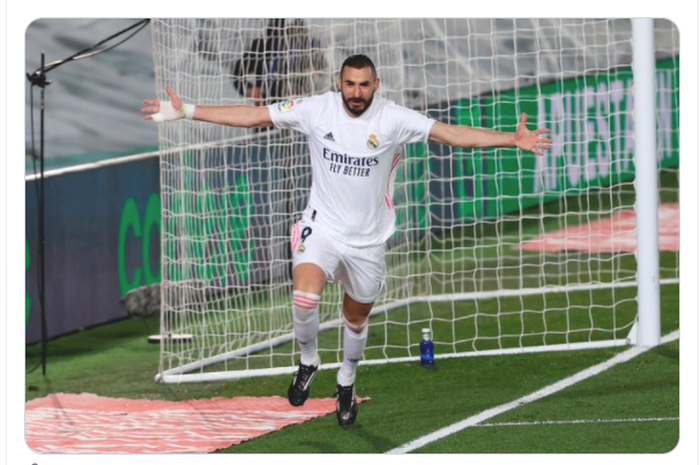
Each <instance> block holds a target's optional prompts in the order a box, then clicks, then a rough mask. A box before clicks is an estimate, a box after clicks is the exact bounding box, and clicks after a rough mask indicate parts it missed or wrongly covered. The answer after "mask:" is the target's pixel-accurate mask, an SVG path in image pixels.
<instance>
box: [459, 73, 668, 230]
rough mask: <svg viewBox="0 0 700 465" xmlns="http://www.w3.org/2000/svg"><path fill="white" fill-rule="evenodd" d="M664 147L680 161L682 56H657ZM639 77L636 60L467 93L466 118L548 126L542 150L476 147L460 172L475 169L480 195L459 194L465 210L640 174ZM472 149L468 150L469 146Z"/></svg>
mask: <svg viewBox="0 0 700 465" xmlns="http://www.w3.org/2000/svg"><path fill="white" fill-rule="evenodd" d="M656 83H657V107H658V116H657V149H658V150H657V153H658V158H659V165H660V166H661V167H666V168H670V167H677V166H678V164H679V132H678V128H679V119H678V118H679V116H678V115H679V111H678V107H679V85H678V61H677V59H670V60H665V61H661V62H658V63H657V73H656ZM632 86H633V79H632V70H631V69H629V68H624V69H618V70H615V71H613V72H609V73H601V74H591V75H585V76H578V77H574V78H571V79H567V80H564V81H557V82H552V83H549V84H544V85H539V86H532V87H527V88H520V89H515V90H512V91H507V92H502V93H499V94H493V95H489V96H485V97H481V98H479V99H474V100H468V101H462V102H460V104H459V105H458V108H457V110H456V119H457V123H458V124H460V125H470V126H474V125H476V126H481V127H485V128H489V129H494V130H499V131H514V130H515V129H516V127H517V125H518V123H519V121H520V115H521V114H522V113H526V114H527V115H528V127H529V128H530V129H536V128H549V129H550V130H551V138H552V140H553V146H552V149H551V150H550V151H549V152H548V153H547V154H546V155H544V156H543V157H538V156H536V155H534V154H531V153H523V152H521V151H519V150H510V149H489V150H481V151H478V150H475V151H473V154H472V162H471V163H467V164H465V163H464V161H463V160H461V158H462V157H458V159H457V160H456V161H455V163H456V164H457V167H456V168H455V172H460V170H461V172H464V173H465V176H473V177H474V185H475V186H477V188H476V189H475V192H474V199H466V198H464V199H460V200H459V201H460V202H461V205H462V213H463V214H464V216H462V217H463V218H464V217H472V218H497V217H500V216H502V215H505V214H509V213H513V212H518V211H521V210H524V209H527V208H529V207H532V206H534V205H538V204H540V203H542V202H547V201H551V200H556V199H559V198H561V197H562V196H565V195H579V194H580V193H581V192H584V191H587V190H588V189H593V188H600V187H607V186H611V185H615V184H618V183H620V182H625V181H631V180H633V179H634V136H633V134H634V119H633V110H634V102H633V93H632ZM465 155H466V154H465Z"/></svg>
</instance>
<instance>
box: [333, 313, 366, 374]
mask: <svg viewBox="0 0 700 465" xmlns="http://www.w3.org/2000/svg"><path fill="white" fill-rule="evenodd" d="M343 324H344V326H345V333H344V335H343V363H342V365H340V370H338V376H337V378H336V379H337V381H338V384H340V385H341V386H350V385H351V384H354V383H355V373H357V365H358V364H359V363H360V360H362V355H363V354H364V353H365V346H366V345H367V333H368V332H369V331H368V330H367V326H368V320H365V322H364V323H363V324H362V325H360V326H355V325H352V324H350V323H349V322H348V321H347V320H346V319H345V318H343Z"/></svg>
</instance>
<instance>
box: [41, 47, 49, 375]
mask: <svg viewBox="0 0 700 465" xmlns="http://www.w3.org/2000/svg"><path fill="white" fill-rule="evenodd" d="M45 66H46V60H45V53H44V52H41V75H42V76H43V77H44V79H43V80H42V83H41V84H42V85H41V105H40V121H41V123H40V124H41V133H40V134H41V135H40V141H39V143H40V144H41V145H40V147H41V148H40V151H39V157H40V159H39V162H40V177H39V189H40V199H39V266H40V268H41V282H40V283H39V292H40V294H41V372H42V374H44V375H46V355H47V343H48V341H47V339H48V332H47V327H46V294H45V291H46V267H45V264H46V260H45V253H44V244H45V237H46V236H45V231H46V229H45V224H44V205H45V201H46V189H45V187H46V183H45V182H44V112H45V108H46V100H45V94H46V84H47V82H46V80H45V79H46V75H45V74H44V70H45Z"/></svg>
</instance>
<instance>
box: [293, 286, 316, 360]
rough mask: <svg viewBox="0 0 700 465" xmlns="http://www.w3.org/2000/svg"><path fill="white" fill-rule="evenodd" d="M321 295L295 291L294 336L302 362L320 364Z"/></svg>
mask: <svg viewBox="0 0 700 465" xmlns="http://www.w3.org/2000/svg"><path fill="white" fill-rule="evenodd" d="M319 300H321V297H320V296H318V295H315V294H310V293H308V292H301V291H294V306H293V309H292V310H293V312H292V314H293V320H294V336H295V337H296V339H297V341H298V342H299V350H300V351H301V363H303V364H304V365H313V366H319V365H320V364H321V357H319V355H318V326H319V321H318V303H319Z"/></svg>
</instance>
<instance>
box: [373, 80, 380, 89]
mask: <svg viewBox="0 0 700 465" xmlns="http://www.w3.org/2000/svg"><path fill="white" fill-rule="evenodd" d="M374 90H375V91H376V90H379V78H377V79H375V80H374Z"/></svg>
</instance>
